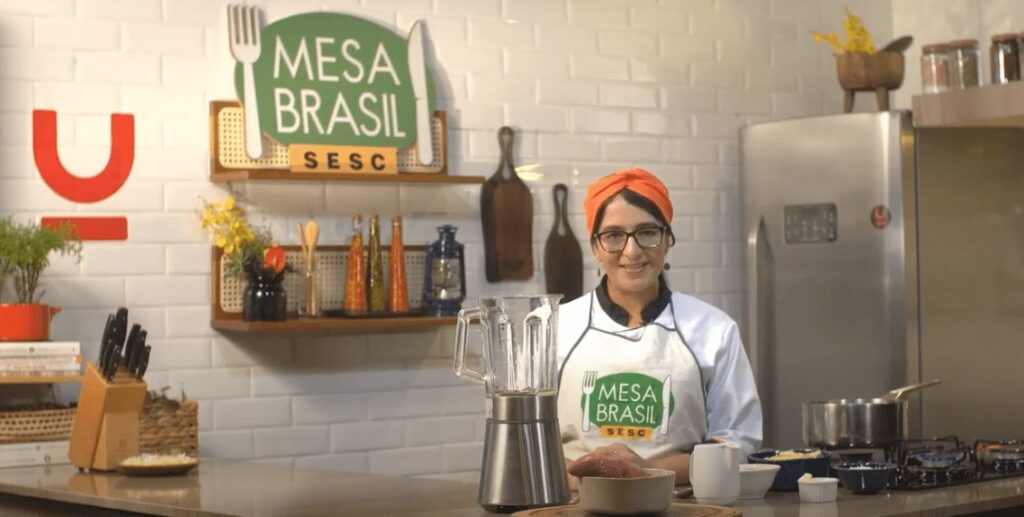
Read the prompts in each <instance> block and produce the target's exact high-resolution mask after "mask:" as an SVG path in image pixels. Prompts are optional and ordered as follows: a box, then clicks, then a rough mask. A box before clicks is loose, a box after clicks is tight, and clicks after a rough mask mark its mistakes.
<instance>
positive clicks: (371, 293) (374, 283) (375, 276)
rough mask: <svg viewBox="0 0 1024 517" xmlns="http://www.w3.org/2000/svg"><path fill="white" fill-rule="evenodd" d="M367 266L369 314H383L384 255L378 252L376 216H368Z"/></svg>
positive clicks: (378, 240) (378, 236)
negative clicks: (368, 242)
mask: <svg viewBox="0 0 1024 517" xmlns="http://www.w3.org/2000/svg"><path fill="white" fill-rule="evenodd" d="M369 259H370V261H369V264H368V266H367V270H368V271H369V276H368V277H367V278H366V292H367V294H368V298H369V307H368V308H369V310H370V312H384V310H385V309H386V308H387V307H386V300H385V299H384V292H385V291H384V289H385V287H384V255H383V254H382V253H381V250H380V219H379V218H378V217H377V214H373V215H371V216H370V244H369Z"/></svg>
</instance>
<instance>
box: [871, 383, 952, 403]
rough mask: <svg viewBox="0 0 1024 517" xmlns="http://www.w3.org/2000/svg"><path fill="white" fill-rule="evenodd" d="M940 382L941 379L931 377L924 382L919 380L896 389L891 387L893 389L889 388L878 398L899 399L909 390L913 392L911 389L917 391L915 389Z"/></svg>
mask: <svg viewBox="0 0 1024 517" xmlns="http://www.w3.org/2000/svg"><path fill="white" fill-rule="evenodd" d="M941 383H942V379H932V380H930V381H926V382H920V383H917V384H911V385H910V386H903V387H901V388H896V389H893V390H889V392H888V393H886V394H884V395H882V396H881V397H879V398H880V399H882V400H900V399H901V398H903V396H904V395H906V394H907V393H910V392H913V391H917V390H921V389H924V388H927V387H929V386H935V385H936V384H941Z"/></svg>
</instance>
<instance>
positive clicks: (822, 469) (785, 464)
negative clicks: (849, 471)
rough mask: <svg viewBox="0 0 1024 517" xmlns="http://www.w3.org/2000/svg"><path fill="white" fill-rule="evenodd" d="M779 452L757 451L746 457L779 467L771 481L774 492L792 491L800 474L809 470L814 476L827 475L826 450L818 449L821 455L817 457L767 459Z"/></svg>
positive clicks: (807, 450)
mask: <svg viewBox="0 0 1024 517" xmlns="http://www.w3.org/2000/svg"><path fill="white" fill-rule="evenodd" d="M817 450H818V449H793V451H794V452H813V451H817ZM779 452H780V451H777V450H774V449H773V450H765V451H758V452H755V453H753V454H751V455H750V456H747V459H748V460H749V461H750V462H751V463H770V464H772V465H778V466H779V467H780V468H779V473H778V475H776V476H775V482H773V483H772V488H771V489H772V490H773V491H775V492H792V491H794V490H796V489H797V488H799V485H798V484H797V480H798V479H800V476H802V475H804V474H805V473H808V472H810V473H811V475H812V476H814V477H827V476H828V464H829V454H828V451H820V452H821V456H820V457H818V458H809V459H799V460H781V461H779V460H769V459H768V458H771V457H772V456H775V455H776V454H778V453H779Z"/></svg>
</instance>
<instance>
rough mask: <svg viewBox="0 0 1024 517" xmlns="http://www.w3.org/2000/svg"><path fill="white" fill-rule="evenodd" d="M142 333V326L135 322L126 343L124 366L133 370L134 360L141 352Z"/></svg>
mask: <svg viewBox="0 0 1024 517" xmlns="http://www.w3.org/2000/svg"><path fill="white" fill-rule="evenodd" d="M141 333H142V327H141V326H140V325H139V324H138V323H135V324H133V325H132V329H131V330H130V331H129V332H128V340H127V341H125V344H124V366H125V368H127V369H128V371H131V364H132V360H133V359H135V356H136V355H138V353H139V337H140V334H141Z"/></svg>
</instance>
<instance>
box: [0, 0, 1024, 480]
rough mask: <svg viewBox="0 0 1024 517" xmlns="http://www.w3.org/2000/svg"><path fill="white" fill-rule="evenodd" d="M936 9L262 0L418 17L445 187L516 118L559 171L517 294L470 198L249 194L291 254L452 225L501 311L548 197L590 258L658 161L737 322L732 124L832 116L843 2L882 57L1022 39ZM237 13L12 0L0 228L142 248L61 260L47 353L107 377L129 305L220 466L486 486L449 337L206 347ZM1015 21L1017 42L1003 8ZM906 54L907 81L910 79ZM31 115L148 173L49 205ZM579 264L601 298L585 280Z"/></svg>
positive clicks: (963, 6)
mask: <svg viewBox="0 0 1024 517" xmlns="http://www.w3.org/2000/svg"><path fill="white" fill-rule="evenodd" d="M928 3H929V6H930V7H929V8H928V9H923V10H922V9H919V8H917V7H916V2H915V1H910V0H900V1H897V2H895V3H894V4H893V7H892V8H891V9H890V6H889V4H888V3H887V2H883V1H881V0H843V1H840V0H814V1H811V2H808V1H805V0H785V1H783V0H688V1H686V2H682V1H675V0H671V1H669V0H663V1H660V2H623V1H618V0H388V1H383V0H380V1H378V0H317V1H308V2H296V1H285V0H264V1H263V2H262V3H261V6H262V7H263V8H264V11H265V13H266V15H267V17H268V18H269V19H270V20H274V19H277V18H279V17H282V16H286V15H290V14H295V13H299V12H305V11H309V10H317V9H320V8H323V9H325V10H341V11H347V12H355V13H357V14H359V15H361V16H364V17H367V18H370V19H374V20H380V21H381V22H382V23H385V24H388V25H392V26H394V25H396V24H397V26H398V27H400V28H401V30H403V31H407V30H408V28H409V27H410V26H411V25H412V23H413V22H415V21H416V20H419V19H424V20H426V23H427V31H428V34H429V35H430V39H431V41H432V46H433V48H434V51H435V53H436V56H437V58H438V59H437V61H436V62H431V63H430V66H431V69H432V70H433V71H434V73H435V74H436V77H437V79H438V81H437V82H438V86H439V98H438V99H437V101H438V105H439V107H440V108H441V109H445V110H447V111H448V113H449V122H450V124H451V126H450V128H449V138H450V142H449V144H450V145H449V150H450V163H449V170H450V171H451V173H452V174H474V175H490V174H492V173H493V171H494V170H495V168H496V167H497V161H498V160H497V157H498V154H499V152H498V145H497V142H496V137H495V132H496V130H497V128H498V127H500V126H501V125H506V124H507V125H512V126H514V127H515V128H516V129H517V133H516V146H515V155H514V157H513V160H514V162H515V163H517V164H520V165H525V164H537V165H538V167H539V170H540V171H541V172H542V173H543V174H541V175H540V177H539V178H538V179H535V180H530V182H529V184H530V186H531V188H532V190H533V194H534V203H535V213H536V214H537V218H536V221H535V230H536V231H535V243H534V245H535V247H534V255H535V264H537V266H538V269H537V271H536V272H535V276H534V279H533V280H531V281H529V282H525V283H524V282H516V283H505V284H495V285H488V284H487V283H486V282H485V280H484V274H483V271H482V267H483V266H482V264H483V260H482V253H483V251H482V250H483V246H482V232H481V229H480V223H479V198H478V193H479V187H475V186H454V187H431V186H422V185H405V186H395V185H360V184H351V185H349V184H346V185H340V184H329V185H323V184H282V183H260V182H254V183H251V184H239V185H234V186H233V187H232V188H234V189H235V191H236V192H239V193H241V194H244V195H247V196H248V197H249V198H250V199H252V200H253V201H254V202H255V203H256V206H255V207H254V209H253V213H254V214H256V216H257V217H258V218H265V220H266V221H267V222H268V223H269V224H271V225H273V226H274V227H275V228H278V229H281V230H282V231H281V232H280V233H279V235H278V238H279V239H280V240H281V241H282V242H286V243H295V242H296V235H295V232H294V229H293V228H294V223H295V221H296V220H299V219H303V218H306V217H308V216H310V215H313V216H315V217H317V219H318V220H319V221H320V223H321V227H322V228H323V232H322V235H321V242H322V243H324V244H337V243H340V242H342V241H343V240H345V238H346V237H347V234H348V231H349V222H348V218H349V217H350V215H351V213H353V212H370V211H381V213H382V214H384V215H385V216H387V215H389V214H390V213H392V212H399V213H402V214H403V215H404V216H405V221H406V226H405V230H406V234H405V240H406V242H407V243H410V244H419V243H426V242H430V241H433V240H434V239H435V238H436V231H435V229H434V228H435V227H436V226H438V225H440V224H444V223H453V224H456V225H457V226H458V227H459V233H458V238H459V240H460V241H461V242H463V243H464V244H465V245H466V251H467V254H468V256H469V259H468V260H467V269H468V271H467V279H469V285H468V286H467V290H468V292H469V294H470V295H478V294H481V293H509V294H510V293H514V292H515V293H518V292H524V291H535V292H539V291H542V290H543V271H542V270H540V266H541V265H542V264H543V261H542V260H541V258H542V256H543V243H544V241H545V239H546V237H547V233H548V231H549V230H550V226H551V216H552V210H553V208H552V206H551V203H552V202H551V190H550V189H551V186H552V185H553V184H555V183H559V182H563V183H567V184H569V185H570V187H571V189H572V192H571V195H570V202H571V203H572V204H571V206H570V207H569V213H570V214H571V218H572V224H573V228H574V230H575V231H576V234H577V236H578V237H580V238H581V239H584V244H585V239H586V236H585V235H583V234H582V232H583V226H584V221H583V213H582V209H581V207H580V203H581V202H582V196H583V194H584V191H585V188H586V186H587V184H588V183H589V182H591V181H593V180H594V179H596V178H598V177H600V176H603V175H605V174H607V173H609V172H611V171H613V170H615V169H618V168H621V167H626V166H630V165H641V166H644V167H648V168H650V169H652V170H654V171H655V172H657V173H659V174H660V175H661V176H662V177H663V179H664V180H665V182H666V184H667V185H668V186H669V188H670V189H671V193H672V197H673V200H674V202H675V204H676V213H677V216H676V219H675V221H674V230H675V233H676V236H677V238H678V244H677V245H676V247H675V248H673V249H672V250H671V252H670V255H669V261H670V262H671V263H672V266H673V267H672V270H671V271H670V272H669V274H668V277H669V280H670V282H671V283H672V285H673V287H674V288H676V289H680V290H684V291H687V292H692V293H695V294H696V295H697V296H700V297H702V298H704V299H707V300H709V301H711V302H714V303H719V304H721V305H722V307H723V308H724V309H725V310H727V311H729V312H730V313H731V314H733V315H734V316H736V317H739V316H740V314H739V311H740V310H741V304H740V300H741V293H740V282H739V278H740V272H741V269H740V268H741V265H742V264H741V262H742V260H741V252H742V242H741V240H740V239H741V235H740V234H741V232H740V229H739V226H738V220H739V214H738V209H739V208H738V204H737V199H738V198H737V188H738V164H737V162H738V156H737V151H736V149H737V140H736V133H737V129H738V128H739V127H740V126H741V125H743V124H745V123H748V122H749V121H751V120H766V119H771V118H776V117H788V116H798V115H811V114H818V113H825V112H835V111H837V110H838V109H839V106H840V102H841V101H840V98H841V96H840V95H839V92H838V88H837V87H836V84H835V79H834V72H833V70H832V66H833V65H832V61H831V58H830V57H829V55H828V51H827V49H825V48H824V47H821V46H818V45H815V44H814V43H813V42H811V40H810V37H809V36H808V35H807V34H808V32H809V31H810V30H813V29H821V30H837V29H839V28H840V22H841V15H842V7H843V6H844V5H849V6H850V7H851V8H852V9H853V10H854V11H856V12H858V14H861V15H862V16H863V17H864V18H865V21H866V22H867V23H868V25H869V27H871V28H872V29H873V31H874V32H875V33H876V39H877V40H878V41H880V42H884V41H886V40H887V39H888V37H889V36H890V35H891V32H892V31H891V30H890V27H892V26H896V27H899V28H900V29H901V30H899V31H897V32H901V33H902V32H914V33H915V36H918V34H919V33H920V31H922V30H923V28H925V27H938V26H936V25H934V24H931V23H930V22H928V23H926V21H928V20H931V18H928V20H925V19H924V18H918V16H925V15H919V14H916V13H919V12H920V13H942V12H944V11H948V12H949V13H951V16H952V17H953V18H950V19H949V20H948V23H946V22H943V23H946V25H942V24H940V25H939V26H941V27H944V28H947V29H948V28H951V27H952V29H955V30H952V29H951V30H952V32H956V34H953V33H950V34H949V35H948V37H949V38H951V37H953V36H966V35H971V34H967V32H969V30H971V28H972V27H974V25H972V24H975V23H978V21H979V20H981V21H982V22H983V23H982V25H983V26H984V28H983V32H984V35H987V34H989V33H991V32H994V31H996V29H1003V28H1006V29H1009V28H1011V25H1012V26H1014V27H1016V26H1017V25H1019V24H1020V20H1021V17H1020V15H1021V12H1020V8H1019V6H1017V3H1019V2H1016V1H1015V0H947V1H946V2H941V1H938V0H929V2H928ZM225 5H226V1H225V0H217V1H206V0H46V1H42V0H0V93H2V95H0V215H2V214H13V215H15V216H17V217H20V218H28V217H38V216H39V215H42V214H68V213H76V212H82V213H103V214H123V215H126V216H127V217H128V220H129V234H130V237H129V240H128V242H125V243H109V242H107V243H87V244H86V246H85V253H84V259H83V261H82V263H81V264H75V263H73V262H68V261H60V260H58V261H55V264H54V267H52V268H51V269H50V270H49V272H48V274H47V275H46V277H45V278H44V283H45V287H46V289H47V293H46V301H49V302H50V303H53V304H56V305H61V306H63V307H64V309H65V310H64V312H63V313H61V314H60V315H59V316H58V317H57V318H56V320H55V322H54V328H53V334H54V337H55V338H57V339H76V340H80V341H82V342H83V346H84V352H85V354H86V355H87V356H88V357H90V358H91V357H94V356H95V353H96V350H97V341H98V340H99V336H100V334H101V330H102V323H103V321H104V319H105V316H106V314H107V313H109V312H110V311H112V310H113V309H114V308H115V307H116V306H118V305H125V304H126V305H127V306H128V307H129V308H130V310H131V317H132V320H133V321H137V322H139V323H141V324H142V325H143V326H145V327H146V328H147V329H148V330H149V340H150V342H151V343H152V345H153V348H154V351H153V357H152V365H151V368H150V372H151V373H150V374H148V376H147V377H148V379H149V381H150V383H151V384H153V385H154V386H153V387H157V385H167V386H170V387H171V391H172V392H173V393H178V392H180V391H182V390H184V392H185V393H186V394H187V395H188V396H189V397H190V398H194V399H197V400H199V401H200V427H201V433H200V452H201V454H203V455H207V456H218V457H224V458H239V459H248V460H257V461H271V462H276V463H285V464H292V463H294V464H295V465H299V466H307V467H316V468H327V469H335V470H343V471H356V472H373V473H382V474H400V475H423V476H431V477H448V478H453V479H473V478H474V477H475V475H476V470H477V469H478V468H479V464H480V455H481V454H482V443H481V440H482V437H483V432H484V423H485V419H484V417H483V408H484V401H483V389H482V388H481V387H480V386H478V385H475V384H470V383H466V382H464V381H461V380H459V379H457V378H456V377H455V376H454V374H453V373H452V372H451V368H450V357H451V353H452V338H453V336H452V332H451V330H450V329H446V330H439V331H436V332H418V333H408V334H364V335H333V336H332V335H318V336H290V337H289V336H277V335H267V336H245V335H219V334H217V333H216V332H214V331H213V330H212V329H211V328H210V326H209V320H210V307H209V301H208V300H209V292H208V291H209V283H208V282H209V271H210V248H209V244H208V243H207V240H206V237H205V235H204V234H203V232H202V231H201V229H200V228H199V224H198V219H197V208H198V207H199V206H200V205H201V203H202V200H203V199H208V200H213V199H220V198H222V197H223V196H224V195H226V193H227V190H228V188H227V187H226V186H224V185H214V184H212V183H210V182H209V181H208V179H207V178H208V174H209V170H208V167H209V149H208V141H207V140H208V134H207V116H208V102H209V101H210V100H213V99H225V98H228V97H230V95H232V94H233V85H232V82H231V67H232V64H233V63H232V61H231V58H230V53H229V51H228V48H227V42H226V28H225V27H224V23H225V21H224V19H225ZM1004 10H1005V11H1007V12H1009V13H1011V16H1010V17H1011V18H1012V17H1014V16H1016V17H1017V18H1016V20H1017V22H1015V23H1017V25H1013V24H1012V23H1010V24H1009V25H1007V23H1009V22H1008V21H1006V20H1003V19H1002V18H1001V17H1000V16H999V15H996V14H994V13H997V12H1002V11H1004ZM927 16H930V17H933V18H934V17H941V16H942V15H941V14H935V15H931V14H929V15H927ZM961 18H962V20H961ZM958 20H961V21H958ZM947 25H948V27H947ZM1004 25H1005V26H1006V27H1004ZM904 28H908V29H912V30H903V29H904ZM936 30H938V29H936ZM943 30H945V29H943ZM1018 30H1019V27H1018ZM943 37H946V36H943ZM936 38H938V36H936ZM925 39H927V38H925ZM918 42H919V43H920V42H921V40H920V39H919V40H918ZM915 48H916V47H915ZM914 52H915V50H914V49H912V50H911V51H910V52H909V53H908V58H909V59H908V63H910V64H911V67H910V68H908V74H907V81H906V83H907V84H908V85H910V86H911V87H913V86H915V85H916V84H917V83H918V80H917V76H916V71H915V70H916V69H914V68H913V62H914V59H915V58H916V54H914ZM905 90H906V89H905ZM898 98H899V97H898ZM33 109H56V110H58V112H59V117H58V126H59V127H58V138H59V145H60V153H61V158H62V160H63V161H64V163H65V164H66V165H67V166H68V168H69V169H71V170H73V171H74V172H76V173H78V174H81V175H91V174H95V172H96V171H98V170H99V169H100V168H102V167H103V165H104V164H105V163H106V159H107V147H108V146H109V135H110V129H109V114H110V113H111V112H127V113H133V114H134V115H135V128H136V133H135V138H136V153H135V163H134V168H133V171H132V175H131V177H130V179H129V180H128V183H127V184H126V185H125V187H124V189H123V190H122V191H121V192H119V193H118V194H117V195H115V196H113V197H112V198H110V199H108V200H104V201H101V202H98V203H95V204H90V205H76V204H73V203H70V202H68V201H66V200H64V199H63V198H61V197H59V196H57V195H56V194H54V193H53V192H51V191H50V190H49V189H48V188H47V187H46V186H45V185H44V184H43V182H42V181H41V180H40V179H39V177H38V174H37V173H36V172H35V167H34V164H33V161H32V152H31V111H32V110H33ZM388 233H389V230H388V229H385V230H384V237H385V241H386V240H387V236H388ZM584 255H585V257H588V258H585V269H586V274H585V276H584V278H585V280H586V284H587V286H588V287H591V286H593V284H594V283H595V281H596V279H595V277H594V275H593V271H594V264H593V263H592V262H591V260H590V259H589V254H588V253H585V254H584Z"/></svg>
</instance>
